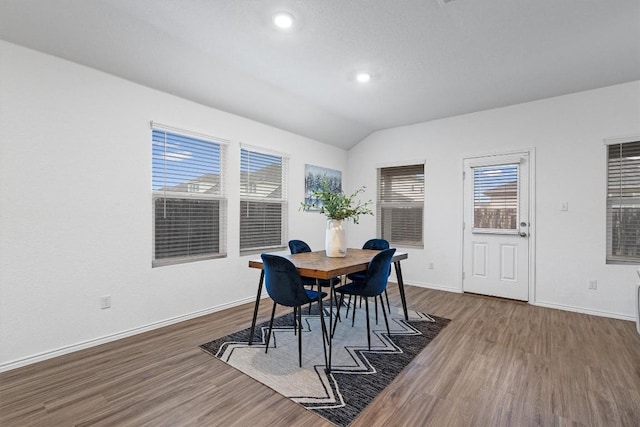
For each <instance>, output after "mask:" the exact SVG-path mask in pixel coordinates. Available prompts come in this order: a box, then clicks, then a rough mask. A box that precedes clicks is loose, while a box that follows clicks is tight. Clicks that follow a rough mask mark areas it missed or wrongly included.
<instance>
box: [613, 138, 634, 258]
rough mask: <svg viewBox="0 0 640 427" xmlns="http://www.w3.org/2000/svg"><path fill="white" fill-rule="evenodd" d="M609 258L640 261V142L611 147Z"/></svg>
mask: <svg viewBox="0 0 640 427" xmlns="http://www.w3.org/2000/svg"><path fill="white" fill-rule="evenodd" d="M607 166H608V168H607V169H608V172H607V261H613V262H634V263H638V262H640V141H636V142H628V143H623V144H612V145H609V147H608V162H607Z"/></svg>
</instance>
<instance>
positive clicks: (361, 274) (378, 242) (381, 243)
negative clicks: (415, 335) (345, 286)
mask: <svg viewBox="0 0 640 427" xmlns="http://www.w3.org/2000/svg"><path fill="white" fill-rule="evenodd" d="M362 249H374V250H379V251H381V250H384V249H389V242H388V241H386V240H385V239H369V240H367V241H366V242H364V245H362ZM366 274H367V272H366V270H365V271H358V272H357V273H350V274H347V279H349V280H351V281H352V282H362V281H364V280H365V277H366ZM389 274H391V267H389ZM384 297H385V298H386V300H387V309H388V310H389V313H391V304H389V294H388V293H387V290H386V289H385V290H384ZM360 303H361V305H362V301H360ZM350 305H351V297H349V301H348V302H347V314H346V316H349V306H350ZM354 309H355V304H354ZM376 323H378V303H376Z"/></svg>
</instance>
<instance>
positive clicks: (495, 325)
mask: <svg viewBox="0 0 640 427" xmlns="http://www.w3.org/2000/svg"><path fill="white" fill-rule="evenodd" d="M390 288H391V289H390V290H391V292H390V297H391V298H392V304H394V303H395V304H396V305H399V298H398V295H397V292H395V291H394V290H395V289H396V288H395V286H394V285H391V287H390ZM407 298H408V301H409V306H410V308H412V309H415V310H419V311H424V312H427V313H431V314H434V315H437V316H442V317H447V318H449V319H451V320H452V321H451V323H450V324H449V325H448V326H447V327H446V328H445V329H444V330H443V331H442V332H441V333H440V335H439V336H438V337H437V338H436V339H435V340H434V341H433V342H432V343H431V344H429V346H427V348H426V349H425V350H424V351H423V352H422V353H420V354H419V355H418V356H417V357H416V358H415V359H414V361H413V362H412V363H411V364H410V365H408V366H407V367H406V368H405V370H404V371H403V372H402V373H400V375H399V376H398V377H397V378H396V379H395V381H394V382H393V383H391V385H390V386H389V387H387V388H386V389H385V390H384V391H383V392H382V394H380V395H379V396H378V398H376V400H375V401H374V402H373V403H372V404H371V405H369V406H368V407H367V408H366V409H365V410H364V411H363V412H362V413H361V414H360V416H359V417H358V418H357V419H356V420H355V421H354V422H353V423H352V426H353V427H365V426H366V427H370V426H447V427H448V426H569V425H571V426H598V427H599V426H635V427H637V426H640V335H638V334H637V333H636V331H635V324H634V323H633V322H628V321H622V320H615V319H608V318H602V317H594V316H588V315H584V314H577V313H570V312H564V311H559V310H552V309H546V308H541V307H534V306H530V305H528V304H524V303H518V302H513V301H505V300H500V299H492V298H486V297H481V296H475V295H466V294H465V295H461V294H455V293H449V292H442V291H436V290H430V289H422V288H417V287H407ZM268 305H270V304H262V307H261V310H260V317H261V319H263V320H265V319H267V318H268V314H269V313H268V309H269V308H268V307H267V306H268ZM252 309H253V306H252V304H246V305H243V306H242V307H237V308H233V309H229V310H225V311H222V312H219V313H215V314H211V315H207V316H203V317H200V318H197V319H194V320H190V321H186V322H182V323H180V324H176V325H172V326H169V327H165V328H162V329H158V330H155V331H152V332H148V333H144V334H140V335H137V336H135V337H130V338H126V339H122V340H119V341H117V342H113V343H109V344H105V345H102V346H98V347H94V348H91V349H87V350H82V351H79V352H76V353H73V354H69V355H65V356H61V357H58V358H56V359H51V360H48V361H44V362H41V363H37V364H34V365H30V366H27V367H24V368H20V369H15V370H12V371H9V372H5V373H2V374H0V425H1V426H3V427H9V426H72V425H77V426H251V427H259V426H303V425H304V426H305V427H309V426H330V425H331V424H329V423H327V422H326V421H324V420H323V419H322V418H320V417H318V416H317V415H315V414H314V413H312V412H310V411H307V410H305V409H304V408H302V407H301V406H298V405H297V404H295V403H293V402H291V401H289V400H288V399H286V398H284V397H282V396H280V395H278V394H277V393H275V392H274V391H272V390H271V389H269V388H267V387H266V386H263V385H262V384H260V383H258V382H256V381H254V380H252V379H251V378H249V377H247V376H245V375H244V374H242V373H240V372H238V371H236V370H235V369H233V368H230V367H229V366H227V365H225V364H224V363H222V362H220V361H218V360H216V359H214V358H212V357H211V356H209V355H207V354H205V353H204V352H203V351H201V350H200V349H199V348H198V345H199V344H202V343H204V342H207V341H210V340H212V339H214V338H218V337H221V336H224V335H226V334H228V333H231V332H233V331H236V330H238V329H241V328H245V327H247V326H248V325H249V323H250V320H251V313H252Z"/></svg>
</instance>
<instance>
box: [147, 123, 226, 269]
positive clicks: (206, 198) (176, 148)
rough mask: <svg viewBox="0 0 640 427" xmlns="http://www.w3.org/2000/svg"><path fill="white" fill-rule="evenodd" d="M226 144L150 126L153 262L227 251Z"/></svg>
mask: <svg viewBox="0 0 640 427" xmlns="http://www.w3.org/2000/svg"><path fill="white" fill-rule="evenodd" d="M225 159H226V144H225V143H222V142H217V141H214V140H207V139H204V138H202V137H194V136H191V135H188V134H182V133H176V132H172V131H167V130H165V129H161V128H154V129H153V130H152V175H153V177H152V193H153V196H152V198H153V211H154V221H153V231H154V243H153V265H154V266H159V265H166V264H174V263H179V262H189V261H197V260H201V259H208V258H215V257H221V256H225V255H226V240H225V236H226V198H225V191H224V187H225V186H224V174H225V172H226V168H225Z"/></svg>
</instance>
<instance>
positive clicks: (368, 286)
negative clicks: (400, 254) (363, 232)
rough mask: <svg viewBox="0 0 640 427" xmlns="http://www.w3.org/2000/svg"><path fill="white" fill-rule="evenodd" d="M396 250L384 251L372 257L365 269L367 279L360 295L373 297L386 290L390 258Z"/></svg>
mask: <svg viewBox="0 0 640 427" xmlns="http://www.w3.org/2000/svg"><path fill="white" fill-rule="evenodd" d="M395 252H396V249H395V248H391V249H385V250H383V251H381V252H379V253H378V254H376V256H374V257H373V259H372V260H371V262H370V263H369V267H368V268H367V279H366V281H365V285H364V288H363V290H362V295H364V296H366V297H374V296H377V295H380V294H381V293H382V292H384V290H385V289H386V288H387V280H388V279H389V269H390V268H391V258H393V254H395Z"/></svg>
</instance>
